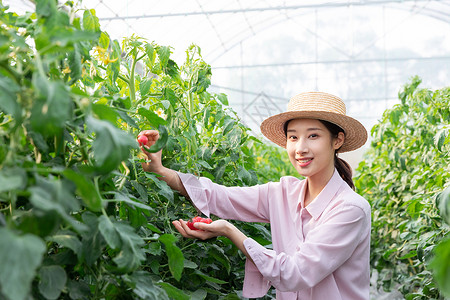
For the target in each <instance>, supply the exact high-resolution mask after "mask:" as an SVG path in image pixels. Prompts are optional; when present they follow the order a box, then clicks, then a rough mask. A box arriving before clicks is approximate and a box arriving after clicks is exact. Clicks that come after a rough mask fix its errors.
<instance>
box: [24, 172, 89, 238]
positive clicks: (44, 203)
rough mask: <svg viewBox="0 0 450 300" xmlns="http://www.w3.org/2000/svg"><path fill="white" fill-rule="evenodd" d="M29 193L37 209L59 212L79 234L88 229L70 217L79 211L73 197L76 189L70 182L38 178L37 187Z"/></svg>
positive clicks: (31, 188)
mask: <svg viewBox="0 0 450 300" xmlns="http://www.w3.org/2000/svg"><path fill="white" fill-rule="evenodd" d="M29 191H30V192H31V197H30V202H31V204H33V206H34V207H35V208H37V209H41V210H43V211H55V212H57V213H58V215H59V216H60V217H61V218H63V219H64V220H65V221H66V222H67V223H69V224H70V225H71V226H72V227H73V228H74V229H75V230H76V231H78V232H82V231H85V230H86V229H87V228H86V226H84V224H82V223H80V222H78V221H77V220H75V219H74V218H73V217H72V216H71V215H70V212H72V211H78V210H79V203H78V201H77V200H76V198H75V197H74V195H73V192H74V187H73V185H72V184H71V183H70V181H68V180H65V179H64V180H59V179H56V178H54V179H51V178H50V179H46V178H43V177H37V178H36V185H34V186H32V187H30V188H29Z"/></svg>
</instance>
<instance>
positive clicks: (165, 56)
mask: <svg viewBox="0 0 450 300" xmlns="http://www.w3.org/2000/svg"><path fill="white" fill-rule="evenodd" d="M157 52H158V56H159V61H160V63H161V68H164V67H165V66H166V65H167V62H168V60H169V56H170V47H167V46H160V47H159V48H158V50H157Z"/></svg>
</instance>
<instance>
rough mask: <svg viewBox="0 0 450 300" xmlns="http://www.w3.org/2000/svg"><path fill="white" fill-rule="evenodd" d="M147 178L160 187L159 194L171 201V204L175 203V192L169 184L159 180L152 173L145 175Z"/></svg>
mask: <svg viewBox="0 0 450 300" xmlns="http://www.w3.org/2000/svg"><path fill="white" fill-rule="evenodd" d="M144 174H145V177H147V178H148V179H150V180H152V181H153V182H154V183H155V184H156V186H157V187H158V189H159V190H158V191H157V193H158V194H160V195H161V196H163V197H164V198H166V199H167V200H169V201H170V202H171V203H173V200H174V197H173V191H172V189H171V188H170V186H168V185H167V183H166V182H165V181H163V180H160V179H158V178H157V177H156V176H155V175H154V174H152V173H147V172H146V173H144Z"/></svg>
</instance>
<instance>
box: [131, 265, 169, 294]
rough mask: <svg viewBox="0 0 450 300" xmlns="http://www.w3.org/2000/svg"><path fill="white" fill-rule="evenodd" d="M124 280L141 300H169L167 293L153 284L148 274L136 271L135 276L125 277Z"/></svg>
mask: <svg viewBox="0 0 450 300" xmlns="http://www.w3.org/2000/svg"><path fill="white" fill-rule="evenodd" d="M122 278H123V279H124V281H125V282H126V283H127V284H128V285H129V286H130V287H131V289H132V291H133V293H135V294H136V295H137V296H138V297H139V298H140V299H148V300H169V297H167V293H166V292H165V291H164V290H163V289H161V288H160V287H158V286H155V285H154V284H153V280H152V279H151V276H150V274H149V273H147V272H144V271H136V272H134V273H133V274H127V275H123V276H122Z"/></svg>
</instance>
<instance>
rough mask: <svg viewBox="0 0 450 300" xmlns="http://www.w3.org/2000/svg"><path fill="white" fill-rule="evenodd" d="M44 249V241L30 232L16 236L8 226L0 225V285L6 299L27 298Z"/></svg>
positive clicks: (18, 299) (19, 299)
mask: <svg viewBox="0 0 450 300" xmlns="http://www.w3.org/2000/svg"><path fill="white" fill-rule="evenodd" d="M45 250H46V247H45V243H44V242H43V241H42V240H41V239H40V238H38V237H36V236H34V235H31V234H25V235H23V236H18V235H16V234H15V233H13V232H12V231H10V230H9V229H8V228H4V227H0V261H1V271H0V286H1V289H2V293H3V294H4V295H5V296H7V297H8V299H10V300H23V299H26V298H27V295H28V293H29V291H30V288H31V282H32V280H33V278H34V277H35V274H36V269H37V267H38V266H39V265H40V264H41V262H42V256H43V255H44V252H45Z"/></svg>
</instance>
